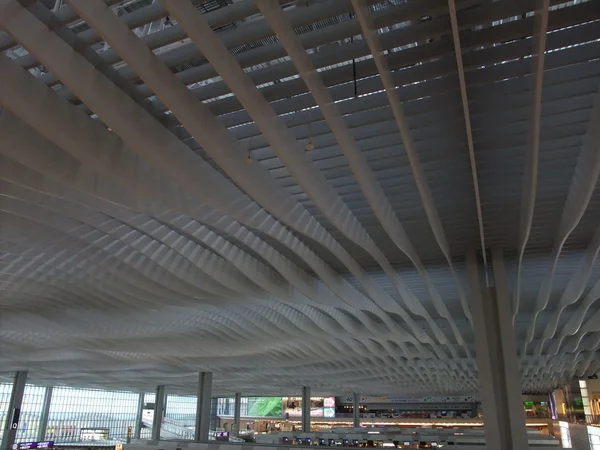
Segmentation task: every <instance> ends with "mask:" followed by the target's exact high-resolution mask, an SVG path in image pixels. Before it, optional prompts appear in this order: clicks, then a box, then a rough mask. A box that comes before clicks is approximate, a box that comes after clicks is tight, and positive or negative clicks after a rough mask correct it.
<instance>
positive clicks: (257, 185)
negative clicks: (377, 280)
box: [72, 1, 446, 342]
mask: <svg viewBox="0 0 600 450" xmlns="http://www.w3.org/2000/svg"><path fill="white" fill-rule="evenodd" d="M72 4H73V6H74V7H75V8H76V9H78V10H80V11H81V10H82V9H83V10H85V11H86V12H82V14H83V15H84V16H85V17H87V18H88V19H89V20H91V22H90V23H92V24H95V26H96V27H97V28H100V29H101V31H103V32H104V34H108V35H110V36H115V37H116V39H115V40H114V41H111V42H112V43H113V45H114V47H115V48H116V49H118V50H119V52H120V53H121V54H123V55H125V59H127V60H128V61H131V62H132V63H133V66H134V67H135V68H136V70H137V72H138V73H140V74H142V76H144V77H146V81H148V82H149V85H150V86H152V87H153V88H154V90H155V91H156V92H157V94H158V95H159V96H160V97H161V98H163V99H165V100H166V101H167V102H168V101H169V99H172V102H173V103H172V104H170V105H169V107H170V108H171V110H172V111H173V112H174V113H175V114H176V115H177V116H178V117H179V118H180V119H181V120H182V122H183V123H184V125H185V126H186V127H187V128H188V129H190V130H191V131H192V132H193V134H194V135H195V136H196V139H197V140H198V141H199V142H201V143H202V144H204V146H205V149H206V150H207V151H208V152H209V153H210V154H211V155H212V156H213V157H214V158H215V159H216V160H217V161H218V162H219V164H220V165H221V166H222V167H223V168H224V169H225V170H226V171H227V172H228V173H229V174H230V175H231V176H232V177H233V178H234V180H236V181H237V182H238V184H240V185H241V186H242V187H243V188H244V189H245V190H246V191H247V192H250V193H251V195H252V196H253V197H254V198H265V200H264V201H263V202H262V203H263V204H266V205H275V206H273V207H274V208H275V210H276V211H277V215H278V216H280V217H281V218H282V220H284V221H285V222H286V223H288V224H289V225H290V226H292V227H294V228H296V229H299V230H300V231H301V232H303V233H305V234H309V235H310V236H311V237H313V238H314V239H316V240H318V241H319V242H321V243H323V244H324V245H326V246H327V247H329V248H331V247H333V250H332V251H336V250H337V252H336V254H337V255H339V253H340V252H342V253H343V255H345V256H342V258H343V259H345V260H346V261H349V255H348V254H347V253H345V252H343V251H342V250H341V247H340V246H339V245H336V244H335V242H334V241H333V240H332V239H331V238H330V237H328V235H327V234H326V232H325V231H324V229H322V228H321V227H320V226H319V225H318V223H317V222H315V221H314V219H311V218H310V217H308V214H307V213H306V212H305V211H303V210H302V209H301V208H300V207H299V205H294V204H293V202H291V200H290V199H289V198H288V199H286V198H285V197H282V196H280V197H279V198H278V197H277V195H276V194H278V193H282V192H281V191H280V190H278V189H277V188H276V187H275V186H274V185H273V184H272V183H270V182H269V180H268V178H267V177H268V176H267V175H266V172H261V170H259V167H260V168H261V169H262V167H261V166H259V165H256V169H254V170H250V169H249V167H248V165H245V164H243V160H242V159H241V158H239V156H236V155H235V154H232V153H230V152H224V151H223V148H224V147H228V146H235V145H236V144H235V140H232V139H231V138H230V137H229V136H227V132H226V130H225V129H224V127H223V126H222V125H221V124H220V123H219V122H218V121H216V120H215V119H214V118H212V116H211V115H210V113H208V112H207V111H205V110H204V107H203V105H202V104H201V103H199V102H197V101H195V100H194V99H193V98H192V97H191V95H190V94H189V91H188V90H187V89H185V87H184V86H183V85H181V84H179V83H178V82H177V81H176V80H175V79H174V77H173V76H172V75H171V74H170V73H169V72H168V71H167V69H166V67H165V66H163V65H162V64H161V63H160V62H158V61H157V60H156V59H155V58H154V57H153V55H152V53H150V52H149V51H148V49H147V48H146V47H144V46H143V44H141V42H139V40H138V39H137V37H135V36H134V35H133V34H131V33H128V30H127V29H126V27H124V26H122V25H121V24H119V22H118V19H116V18H115V17H114V16H113V15H112V13H110V12H109V11H108V10H107V9H104V10H103V9H98V8H102V4H101V3H96V4H95V8H94V4H93V3H91V2H84V3H79V2H76V1H74V2H72ZM102 19H104V20H105V21H108V25H104V27H102V26H100V22H101V20H102ZM120 25H121V26H120ZM106 26H109V27H110V29H111V32H110V33H108V32H107V29H106V28H105V27H106ZM117 30H119V31H120V33H119V32H117ZM126 44H129V45H130V46H131V47H132V48H133V49H135V50H134V51H132V50H130V51H129V52H128V50H127V49H128V47H127V45H126ZM143 54H145V55H147V56H146V58H141V57H140V55H143ZM134 55H135V57H134ZM148 64H150V66H148ZM145 65H146V66H145ZM144 67H146V69H144ZM150 67H152V69H150ZM152 77H155V78H152ZM205 127H207V128H208V129H210V132H209V133H207V132H206V128H205ZM240 153H241V152H240ZM254 167H255V166H254V165H251V166H250V168H254ZM263 170H264V169H263ZM249 172H251V175H252V177H250V176H249ZM261 174H262V176H261ZM261 181H262V183H261ZM286 204H287V205H289V206H288V208H289V207H292V209H291V210H290V209H288V211H282V210H281V207H283V206H285V205H286ZM277 208H279V209H277ZM297 219H300V220H297ZM307 220H308V222H307ZM346 264H350V263H349V262H346ZM350 267H351V268H352V267H357V265H356V263H352V265H350ZM359 273H360V272H359ZM363 280H364V284H365V285H366V286H373V283H370V282H369V280H368V279H367V278H366V277H364V276H363ZM367 292H369V289H368V290H367ZM378 292H379V293H378ZM375 295H377V297H375V298H380V299H383V300H385V302H386V303H385V304H384V305H383V306H384V307H385V308H390V307H392V308H394V309H395V310H398V312H399V314H401V315H402V316H403V318H405V320H406V321H407V322H410V320H411V319H410V317H409V316H408V314H407V313H406V312H404V310H403V309H401V308H400V307H399V306H397V305H395V303H393V302H391V301H390V299H389V297H387V296H386V295H385V294H383V295H382V292H381V291H380V290H379V289H378V290H376V291H375ZM380 301H381V300H380ZM382 319H384V321H387V320H388V318H387V316H385V315H384V316H383V317H382ZM430 326H431V327H432V328H433V329H434V330H437V326H436V324H435V323H434V322H432V321H430ZM412 328H413V331H414V330H415V328H414V327H412ZM436 334H437V336H438V339H440V340H441V341H442V342H445V340H446V338H445V336H444V335H443V334H442V333H441V331H438V332H437V333H436Z"/></svg>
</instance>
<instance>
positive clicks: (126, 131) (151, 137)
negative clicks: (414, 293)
mask: <svg viewBox="0 0 600 450" xmlns="http://www.w3.org/2000/svg"><path fill="white" fill-rule="evenodd" d="M9 4H10V6H11V7H12V8H13V13H12V14H10V13H9V12H8V11H6V14H3V17H4V21H3V25H4V26H5V27H7V28H8V29H12V30H16V31H17V32H18V30H19V29H20V30H24V29H36V28H37V29H39V31H40V32H42V33H44V31H43V30H44V28H43V26H42V25H41V24H40V23H39V22H37V21H36V19H35V18H34V17H32V16H31V15H30V14H29V13H28V12H27V11H26V10H24V9H23V8H22V7H21V6H20V5H18V4H15V3H10V2H9ZM11 17H12V19H13V21H12V22H11ZM17 17H18V20H21V19H22V20H25V21H26V23H27V24H28V26H27V27H25V28H22V27H19V26H18V25H17V26H15V27H14V28H11V25H10V24H9V22H11V23H13V26H14V25H15V22H17V21H18V20H17ZM40 27H41V28H40ZM45 30H46V31H45V33H49V32H48V31H47V29H45ZM52 36H53V35H52V34H51V33H50V34H49V36H47V37H48V39H46V40H44V41H40V40H39V39H36V35H35V34H32V35H28V36H27V39H28V43H29V45H31V46H33V47H34V48H36V49H37V48H38V46H40V45H41V46H45V47H46V53H44V54H46V55H50V54H52V53H53V52H52V51H51V50H50V49H48V48H47V46H48V45H49V44H56V45H57V46H58V48H62V49H63V51H65V52H67V53H66V54H64V53H63V56H64V57H67V60H66V61H69V62H66V61H65V60H63V62H61V63H59V65H58V66H56V67H58V69H57V70H58V71H59V72H58V73H61V72H60V71H63V72H64V77H61V78H64V79H66V80H71V81H72V82H73V83H74V85H75V86H79V88H80V89H82V92H85V94H84V96H85V97H86V100H87V103H88V104H93V105H95V108H94V109H95V110H96V111H97V112H98V114H99V116H101V117H102V118H103V119H104V120H105V121H106V122H107V124H109V125H110V126H111V128H112V129H114V130H115V132H117V133H118V134H119V135H120V136H122V137H124V138H125V140H126V142H127V143H128V144H129V145H131V146H133V147H134V149H135V150H136V151H139V152H141V154H143V155H144V156H145V157H146V158H147V159H148V160H149V161H152V162H153V163H155V164H156V165H157V166H159V167H160V168H161V170H162V171H164V170H166V169H167V170H169V171H170V173H171V174H172V177H173V178H175V179H178V180H179V183H182V182H183V181H185V186H186V187H187V189H189V190H190V191H191V192H193V194H194V195H198V196H200V197H201V198H202V199H203V200H204V201H205V202H207V203H212V204H213V205H214V206H215V207H216V208H219V209H224V208H226V209H227V212H229V214H230V215H231V216H232V217H233V218H236V219H238V220H240V221H242V222H245V223H248V224H250V225H251V226H254V227H256V228H257V229H261V230H263V231H264V232H265V233H266V234H269V235H272V236H273V237H275V238H276V239H278V240H281V241H282V242H284V243H285V244H286V245H288V246H290V248H292V249H293V250H295V251H299V252H300V254H301V255H302V256H303V257H305V258H309V261H310V260H312V261H311V264H309V265H311V267H312V268H313V269H314V270H315V272H317V273H318V274H319V276H320V277H321V279H323V280H324V281H325V282H326V283H328V284H329V286H330V287H332V288H333V290H334V292H336V294H337V295H338V296H339V297H340V298H342V299H344V301H354V303H355V304H362V305H365V303H364V301H362V300H359V298H361V295H360V293H358V291H354V290H353V289H352V288H351V287H350V286H349V285H348V284H347V283H346V284H344V283H343V282H341V280H340V279H339V276H337V275H336V274H335V273H334V272H333V271H332V270H331V269H330V268H329V267H327V266H325V265H324V264H323V263H322V261H319V260H318V259H317V258H316V257H315V255H314V254H312V252H310V251H309V250H308V249H307V248H306V247H304V246H303V245H302V244H301V243H300V241H299V240H298V239H297V238H295V237H293V236H292V235H290V234H289V233H288V232H285V231H284V229H283V228H281V226H280V225H278V224H277V222H274V221H273V220H272V219H271V218H270V217H269V216H268V215H266V213H265V212H264V211H262V210H260V209H259V207H258V206H257V205H256V204H255V203H252V202H250V201H249V199H248V198H247V197H245V196H244V195H243V194H241V193H240V192H239V191H238V190H237V189H236V188H235V186H234V185H233V184H231V183H228V182H227V181H226V180H225V179H224V178H222V177H221V176H220V175H219V174H218V173H217V172H216V171H214V170H213V169H212V168H210V167H209V166H208V165H207V164H206V163H204V161H203V160H202V159H200V158H198V157H196V156H195V155H193V154H192V153H191V152H190V151H189V149H187V147H185V146H184V145H183V144H181V143H180V141H178V140H176V139H175V138H174V136H172V135H170V134H169V133H168V132H167V131H166V130H164V129H162V128H161V127H160V126H157V123H156V122H154V119H153V118H151V117H150V116H148V115H144V114H147V113H146V112H145V111H143V110H141V108H139V109H138V108H136V107H137V105H136V104H133V103H132V104H130V105H131V107H132V108H133V110H132V109H129V108H125V107H123V104H122V103H120V102H125V103H126V102H128V101H129V99H128V97H125V96H124V95H122V94H120V93H119V91H117V90H116V88H115V87H114V85H112V84H110V82H109V81H108V80H106V79H104V78H103V77H102V76H101V75H99V74H98V75H99V76H98V77H96V78H95V80H96V81H97V82H98V84H99V85H101V86H102V87H103V89H104V91H106V90H108V91H112V92H113V96H107V95H106V94H105V92H104V93H102V94H101V92H100V90H97V91H94V90H90V89H88V85H87V83H86V81H85V77H84V78H81V77H77V76H73V72H72V71H71V70H70V69H72V67H70V66H72V65H76V64H79V67H80V70H84V71H85V70H87V71H88V72H89V71H90V70H91V73H92V74H93V73H94V70H93V68H92V67H91V66H87V65H86V63H85V61H84V60H83V59H82V58H81V57H79V55H77V54H74V53H73V51H72V50H71V49H70V48H69V47H68V46H66V45H65V44H64V43H62V44H61V42H60V41H57V40H56V38H55V39H52ZM31 37H33V40H32V39H30V38H31ZM36 44H37V45H36ZM51 48H53V47H51ZM40 51H42V50H40ZM56 51H57V49H54V53H56ZM71 56H72V57H71ZM48 59H50V58H48ZM54 61H55V60H52V61H47V64H48V66H49V67H55V62H54ZM0 62H4V63H5V65H6V66H7V70H6V73H9V71H10V72H11V73H13V74H14V78H13V79H14V80H15V83H17V85H18V84H19V83H21V84H23V83H29V84H31V82H30V81H29V77H28V76H23V72H21V73H19V72H18V70H16V69H15V68H14V67H13V66H14V64H13V63H10V62H9V61H8V60H6V58H4V59H0ZM9 67H10V69H9ZM19 75H20V76H19ZM77 83H78V84H77ZM34 86H35V87H34ZM5 88H6V95H7V96H12V98H11V100H12V101H13V105H14V108H17V109H20V110H23V109H24V108H26V109H27V111H29V113H30V114H31V113H35V114H37V115H39V114H40V111H36V110H35V108H32V107H31V105H32V104H27V103H25V102H21V101H20V100H21V99H18V98H16V97H15V90H14V89H9V84H8V83H5ZM20 92H24V93H26V95H27V96H29V97H30V98H31V99H32V101H33V102H35V99H36V98H37V99H39V98H45V99H46V100H45V102H46V106H47V107H48V108H49V107H50V103H49V102H50V99H52V101H54V103H55V104H56V107H57V108H58V109H56V111H55V114H53V116H52V118H53V119H54V120H56V119H57V118H58V117H59V116H58V115H57V114H59V111H61V112H62V115H63V116H64V115H65V114H66V116H67V117H69V121H78V122H77V123H78V126H77V130H78V133H77V134H76V135H69V134H66V133H65V134H58V135H57V133H56V130H57V128H56V126H55V125H53V124H52V121H49V120H47V119H48V118H47V117H45V116H44V117H41V116H40V120H39V121H37V122H36V125H37V126H36V128H37V129H40V130H46V132H47V133H48V135H47V137H49V138H50V139H52V140H56V139H59V140H60V141H61V142H62V144H61V145H62V146H63V147H65V146H66V148H69V149H71V150H72V151H75V152H76V153H79V154H81V152H85V151H88V150H87V149H86V147H85V145H77V144H76V143H75V142H74V141H73V139H74V138H80V139H83V138H85V133H86V132H87V133H88V134H89V133H92V134H93V135H98V133H100V129H101V126H100V125H99V124H92V122H89V123H88V122H86V120H84V117H81V115H79V114H74V113H73V110H70V109H69V108H70V107H71V106H70V105H67V104H66V103H61V102H60V100H59V99H58V98H55V97H54V95H55V94H54V93H53V92H52V91H48V88H46V87H45V86H43V87H42V86H40V85H39V84H36V83H34V84H33V85H32V86H30V87H28V88H27V89H23V90H21V91H20ZM115 96H116V97H115ZM107 100H110V101H109V102H108V103H107ZM7 101H8V100H4V101H3V102H4V103H6V102H7ZM115 101H117V102H119V103H118V105H115V106H114V107H113V106H112V102H115ZM65 108H66V109H65ZM78 113H81V114H83V112H82V111H78ZM127 113H128V114H134V116H135V117H136V119H137V120H136V119H132V120H123V118H122V114H127ZM86 119H87V118H86ZM87 120H89V119H87ZM56 121H57V124H56V125H57V126H58V127H59V128H60V126H61V125H60V124H61V123H65V122H61V121H60V120H56ZM67 122H68V121H67ZM92 125H93V126H92ZM99 127H100V128H99ZM59 128H58V129H59ZM138 130H140V131H139V132H138ZM102 134H104V135H105V137H106V135H107V134H109V135H110V134H111V133H108V132H105V131H104V130H103V131H102ZM158 143H164V145H165V146H166V147H167V148H169V152H168V153H167V152H165V149H164V148H161V147H159V146H157V144H158ZM121 145H122V144H120V143H118V142H114V143H112V145H109V146H108V148H111V149H113V155H114V156H112V155H111V158H110V170H111V171H115V172H116V173H118V172H120V171H122V164H123V163H122V161H118V159H115V158H119V157H120V158H122V157H123V156H122V155H125V153H124V152H123V151H121V149H120V146H121ZM175 150H177V153H175ZM176 154H177V155H179V156H180V157H181V158H182V159H183V161H185V163H184V162H183V161H181V159H174V157H175V155H176ZM90 156H91V155H90ZM100 157H101V153H95V154H94V155H93V158H94V159H93V160H94V162H95V163H98V162H100V163H101V164H102V165H103V166H104V165H105V164H106V162H105V161H102V160H99V158H100ZM117 161H118V164H116V163H117ZM178 162H179V163H178ZM134 167H135V166H134ZM194 168H195V169H197V171H196V172H194V171H193V169H194ZM197 173H205V176H203V177H198V176H197ZM184 174H185V175H186V178H183V175H184ZM125 178H127V177H125ZM134 179H135V178H134ZM199 184H201V186H205V187H201V186H198V185H199ZM219 185H222V186H223V188H222V189H221V188H217V189H216V188H215V186H219ZM215 197H216V198H215ZM243 205H246V206H245V208H243V209H241V208H240V207H241V206H243ZM286 234H287V236H286ZM336 278H337V279H336ZM384 298H385V297H384ZM354 299H356V300H354ZM357 302H358V303H357ZM386 303H387V304H390V303H392V301H391V299H389V297H388V300H387V302H386ZM373 307H375V305H373ZM375 310H377V308H376V307H375ZM380 316H381V319H382V320H383V321H384V322H386V324H387V326H388V327H390V329H392V330H397V329H399V328H401V327H400V326H399V325H398V324H396V323H392V322H391V320H390V318H389V316H387V314H385V313H383V312H382V313H381V314H380ZM404 318H405V320H406V322H407V323H409V325H410V327H411V331H412V332H413V333H414V334H415V335H416V336H417V337H418V338H419V339H420V340H421V341H423V342H429V341H430V338H429V337H428V335H426V334H425V333H423V331H422V330H421V329H420V328H418V327H417V326H416V325H415V324H414V321H413V320H412V318H411V317H410V316H408V315H405V316H404Z"/></svg>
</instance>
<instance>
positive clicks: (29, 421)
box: [15, 384, 46, 442]
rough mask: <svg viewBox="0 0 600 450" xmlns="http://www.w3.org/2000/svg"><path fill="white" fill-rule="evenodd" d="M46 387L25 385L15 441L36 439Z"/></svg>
mask: <svg viewBox="0 0 600 450" xmlns="http://www.w3.org/2000/svg"><path fill="white" fill-rule="evenodd" d="M45 395H46V388H45V387H42V386H32V385H30V384H27V385H25V391H24V392H23V403H22V405H21V416H20V418H19V428H18V429H17V435H16V437H15V441H16V442H28V441H36V440H37V434H38V431H39V429H40V420H41V418H42V411H43V409H44V397H45Z"/></svg>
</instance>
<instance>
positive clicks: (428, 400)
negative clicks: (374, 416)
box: [339, 395, 478, 404]
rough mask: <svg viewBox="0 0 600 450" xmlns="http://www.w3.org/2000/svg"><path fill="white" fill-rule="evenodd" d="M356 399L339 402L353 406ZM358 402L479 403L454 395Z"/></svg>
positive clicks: (360, 398)
mask: <svg viewBox="0 0 600 450" xmlns="http://www.w3.org/2000/svg"><path fill="white" fill-rule="evenodd" d="M353 401H354V397H339V402H340V403H342V404H352V402H353ZM358 401H359V402H360V403H362V404H365V403H379V404H381V403H445V402H452V403H463V402H464V403H473V402H477V401H478V400H477V398H476V397H474V396H471V395H464V396H462V395H454V396H439V397H433V396H427V397H399V396H391V397H368V396H365V397H359V399H358Z"/></svg>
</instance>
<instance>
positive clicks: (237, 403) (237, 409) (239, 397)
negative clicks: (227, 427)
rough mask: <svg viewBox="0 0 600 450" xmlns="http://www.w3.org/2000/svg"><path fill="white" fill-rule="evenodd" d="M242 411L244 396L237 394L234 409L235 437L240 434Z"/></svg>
mask: <svg viewBox="0 0 600 450" xmlns="http://www.w3.org/2000/svg"><path fill="white" fill-rule="evenodd" d="M241 411H242V394H241V393H239V392H238V393H236V394H235V404H234V409H233V435H234V436H237V435H238V434H240V416H241V414H240V413H241Z"/></svg>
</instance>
